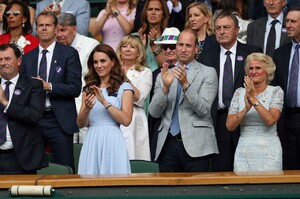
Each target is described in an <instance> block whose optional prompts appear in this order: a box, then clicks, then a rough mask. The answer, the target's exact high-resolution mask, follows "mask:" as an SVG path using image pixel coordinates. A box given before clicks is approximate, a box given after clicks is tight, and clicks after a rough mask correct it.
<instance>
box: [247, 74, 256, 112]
mask: <svg viewBox="0 0 300 199" xmlns="http://www.w3.org/2000/svg"><path fill="white" fill-rule="evenodd" d="M244 87H245V89H246V93H245V106H246V109H247V111H248V110H249V109H250V108H251V107H252V104H251V103H250V100H249V99H250V98H253V97H255V95H256V92H255V89H254V85H253V82H252V80H251V79H250V78H249V77H248V76H245V77H244Z"/></svg>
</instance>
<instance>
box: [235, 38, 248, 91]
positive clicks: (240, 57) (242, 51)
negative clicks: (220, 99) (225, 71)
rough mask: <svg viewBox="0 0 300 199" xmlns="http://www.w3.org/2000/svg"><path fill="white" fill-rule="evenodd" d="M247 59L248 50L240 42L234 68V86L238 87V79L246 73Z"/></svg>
mask: <svg viewBox="0 0 300 199" xmlns="http://www.w3.org/2000/svg"><path fill="white" fill-rule="evenodd" d="M246 58H247V57H246V48H245V46H243V45H242V44H241V43H240V42H238V43H237V48H236V57H235V66H234V85H236V83H237V81H238V78H239V77H240V73H241V72H242V71H244V63H245V60H246ZM235 89H236V88H235Z"/></svg>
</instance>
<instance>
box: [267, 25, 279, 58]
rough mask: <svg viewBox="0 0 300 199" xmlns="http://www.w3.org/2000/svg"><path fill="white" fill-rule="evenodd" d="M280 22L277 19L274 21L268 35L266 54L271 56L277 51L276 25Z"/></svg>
mask: <svg viewBox="0 0 300 199" xmlns="http://www.w3.org/2000/svg"><path fill="white" fill-rule="evenodd" d="M277 22H278V20H277V19H275V20H273V21H272V22H271V25H272V26H271V29H270V32H269V35H268V40H267V46H266V54H267V55H269V56H271V57H272V56H273V53H274V50H275V43H276V31H275V25H276V23H277Z"/></svg>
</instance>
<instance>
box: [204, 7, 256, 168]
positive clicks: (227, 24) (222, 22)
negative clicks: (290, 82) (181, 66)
mask: <svg viewBox="0 0 300 199" xmlns="http://www.w3.org/2000/svg"><path fill="white" fill-rule="evenodd" d="M215 29H216V39H217V41H218V43H219V47H217V48H215V49H212V50H210V51H206V52H202V53H201V54H200V56H199V61H200V62H201V63H203V64H205V65H207V66H211V67H214V68H215V69H216V71H217V74H218V78H219V87H218V94H217V97H216V99H215V101H214V103H213V106H212V111H211V112H212V118H213V120H214V126H215V129H216V137H217V142H218V148H219V154H217V155H214V156H213V157H212V161H211V162H212V171H232V170H233V158H234V153H235V149H236V146H237V143H238V139H239V129H237V130H235V131H234V132H228V130H227V128H226V125H225V124H226V118H227V114H228V108H229V106H230V101H231V99H232V95H233V92H234V91H235V90H236V89H237V88H239V87H242V86H243V82H244V76H245V70H244V63H245V60H246V57H247V56H248V55H249V54H251V53H253V52H261V49H260V48H259V47H255V46H250V45H246V44H242V43H240V42H238V41H237V35H238V32H239V24H238V20H237V18H236V17H235V16H234V15H232V14H231V13H227V12H223V13H222V12H221V13H220V14H219V15H218V16H217V17H216V19H215ZM227 51H229V52H230V58H231V62H232V64H231V67H232V71H233V73H232V78H231V79H232V83H233V90H232V92H231V98H230V101H229V103H225V100H224V97H223V90H224V89H225V88H224V86H226V85H224V84H223V79H224V78H225V77H224V68H225V66H224V65H225V62H226V52H227ZM228 99H229V98H228Z"/></svg>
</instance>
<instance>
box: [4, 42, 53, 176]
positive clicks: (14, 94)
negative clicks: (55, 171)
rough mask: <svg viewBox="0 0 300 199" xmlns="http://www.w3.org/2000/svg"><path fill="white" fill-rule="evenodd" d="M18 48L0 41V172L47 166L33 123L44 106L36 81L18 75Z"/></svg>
mask: <svg viewBox="0 0 300 199" xmlns="http://www.w3.org/2000/svg"><path fill="white" fill-rule="evenodd" d="M20 64H21V52H20V50H19V49H18V48H17V47H16V46H15V45H14V44H3V45H0V75H1V77H2V78H1V80H0V81H1V86H0V159H1V161H0V174H36V170H37V169H40V168H42V167H46V166H47V159H46V155H45V152H44V145H43V139H42V136H41V134H40V133H39V130H38V129H37V123H38V121H39V119H40V118H41V117H42V115H43V111H44V108H45V92H44V90H43V85H42V83H41V82H40V81H38V80H35V79H32V78H30V77H27V76H26V75H19V67H20Z"/></svg>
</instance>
